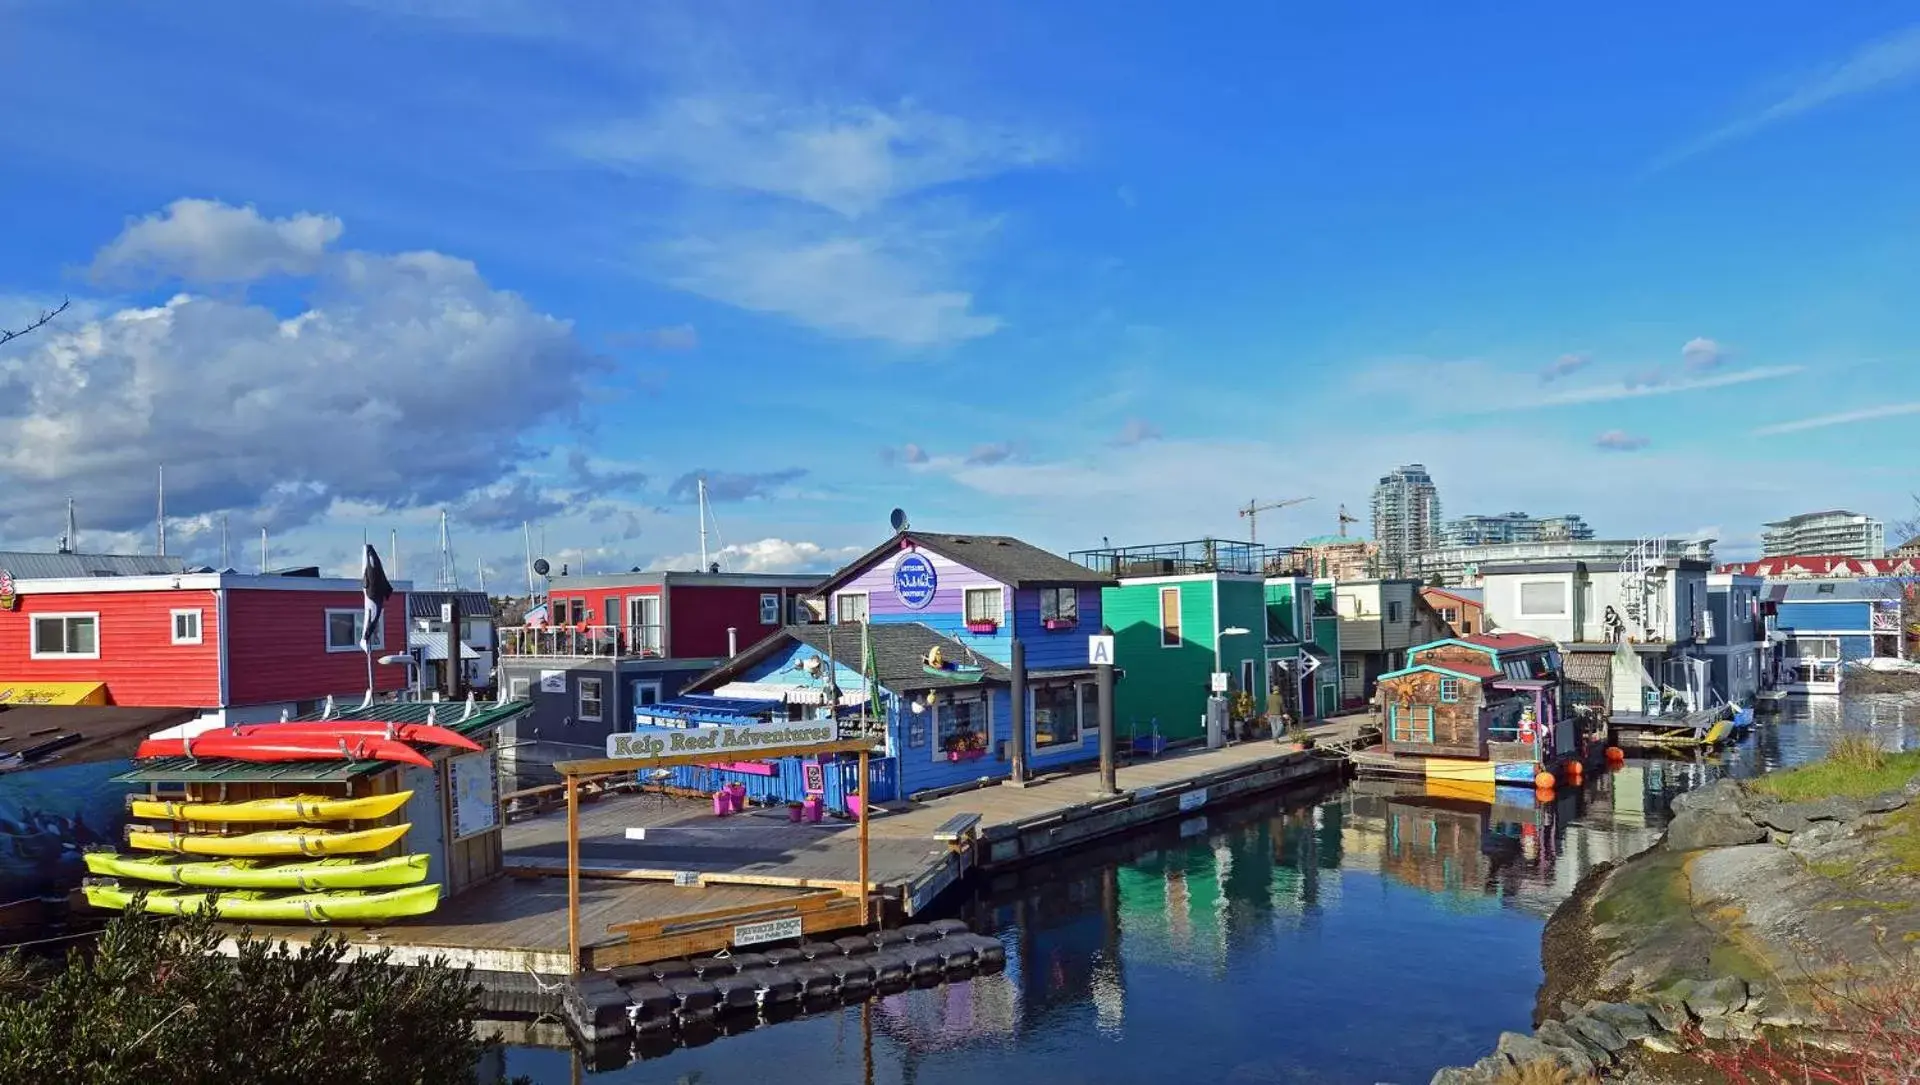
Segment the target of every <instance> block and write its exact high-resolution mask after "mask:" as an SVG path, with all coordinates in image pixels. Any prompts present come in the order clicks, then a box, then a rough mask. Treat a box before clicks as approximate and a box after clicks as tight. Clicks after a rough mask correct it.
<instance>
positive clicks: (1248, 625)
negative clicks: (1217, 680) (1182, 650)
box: [1200, 579, 1267, 712]
mask: <svg viewBox="0 0 1920 1085" xmlns="http://www.w3.org/2000/svg"><path fill="white" fill-rule="evenodd" d="M1220 628H1221V629H1235V628H1238V629H1244V630H1246V632H1245V633H1241V634H1238V635H1235V636H1230V637H1229V636H1222V637H1221V638H1220V669H1221V670H1223V671H1225V672H1227V674H1228V675H1229V676H1231V681H1232V683H1233V689H1234V690H1235V691H1238V690H1239V689H1240V688H1241V682H1240V678H1241V674H1240V672H1241V670H1242V664H1243V663H1244V662H1245V661H1246V660H1252V661H1253V686H1252V688H1250V689H1248V690H1247V692H1248V693H1251V694H1253V709H1254V711H1255V712H1265V711H1266V710H1267V667H1266V656H1267V646H1266V641H1267V627H1266V592H1265V590H1264V585H1262V584H1261V582H1260V581H1258V580H1228V579H1222V580H1221V581H1220ZM1205 710H1206V702H1205V698H1202V700H1201V705H1200V711H1203V712H1204V711H1205Z"/></svg>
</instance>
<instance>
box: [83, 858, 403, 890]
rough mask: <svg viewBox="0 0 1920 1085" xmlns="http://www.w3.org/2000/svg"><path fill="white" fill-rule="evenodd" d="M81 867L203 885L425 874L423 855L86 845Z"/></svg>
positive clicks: (338, 885)
mask: <svg viewBox="0 0 1920 1085" xmlns="http://www.w3.org/2000/svg"><path fill="white" fill-rule="evenodd" d="M85 859H86V862H87V872H88V873H90V874H98V875H101V876H103V877H109V878H133V879H137V880H139V881H145V882H165V883H167V884H170V885H193V886H199V887H201V888H204V889H303V890H306V891H308V892H312V891H313V890H316V889H370V888H375V887H379V886H393V885H415V884H418V883H420V882H423V881H426V880H427V857H426V856H424V855H396V856H394V857H393V858H391V859H303V860H299V861H296V862H291V863H274V862H264V861H262V860H259V859H226V860H213V861H209V860H205V859H190V858H186V857H184V856H179V855H121V854H119V853H117V852H113V851H105V850H102V851H90V852H88V853H87V854H86V856H85Z"/></svg>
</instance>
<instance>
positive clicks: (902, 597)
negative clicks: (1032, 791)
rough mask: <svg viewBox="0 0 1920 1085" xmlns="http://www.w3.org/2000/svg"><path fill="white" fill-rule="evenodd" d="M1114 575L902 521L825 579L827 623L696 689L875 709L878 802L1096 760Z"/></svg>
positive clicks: (808, 712)
mask: <svg viewBox="0 0 1920 1085" xmlns="http://www.w3.org/2000/svg"><path fill="white" fill-rule="evenodd" d="M1112 583H1113V579H1112V578H1111V577H1107V576H1103V575H1101V574H1099V573H1097V572H1094V571H1091V570H1089V569H1087V568H1086V567H1084V566H1081V565H1076V564H1074V563H1073V562H1070V561H1068V560H1066V559H1065V558H1062V557H1060V556H1058V555H1055V554H1050V553H1048V552H1047V551H1045V550H1042V549H1040V548H1038V547H1036V546H1032V545H1029V544H1027V543H1024V542H1021V541H1020V540H1018V539H1013V538H1008V537H1005V536H998V535H959V534H940V533H932V532H920V531H912V530H906V531H900V532H897V533H896V534H894V535H893V536H892V537H891V538H889V539H887V540H886V541H885V542H883V543H881V544H880V545H879V546H876V547H874V548H873V549H872V550H870V551H868V552H867V553H866V554H864V555H862V556H861V557H859V558H857V559H855V560H854V561H853V562H852V563H850V564H849V565H848V566H847V567H846V568H844V569H842V570H840V571H839V572H838V573H835V574H834V575H833V576H831V577H829V578H828V579H827V580H826V582H825V583H824V584H822V585H821V587H820V588H819V592H820V594H822V595H824V596H825V597H826V599H827V617H828V619H829V621H828V624H825V625H795V626H786V627H783V628H782V629H780V630H779V631H777V632H775V633H774V634H772V635H771V636H769V637H767V638H765V639H764V640H762V641H760V643H758V644H755V645H753V646H752V647H751V648H749V649H747V650H746V651H745V652H743V653H741V654H740V655H739V656H736V657H735V658H733V659H730V660H728V661H727V662H726V663H724V664H722V665H720V666H719V667H716V668H715V669H713V670H712V671H709V672H708V673H707V674H705V675H702V676H701V677H700V678H698V679H696V680H695V681H694V682H693V683H692V684H691V685H689V686H688V687H687V692H689V693H692V694H706V695H712V696H718V697H723V698H729V699H735V700H747V701H758V702H761V704H762V706H763V707H762V708H760V709H758V710H756V713H755V714H756V715H757V716H760V717H762V718H765V719H769V720H771V719H776V718H777V719H794V718H802V717H804V718H817V717H827V716H833V717H836V718H839V719H841V726H842V727H843V728H844V727H848V726H852V725H853V723H852V720H853V718H854V717H865V718H867V719H869V720H873V721H876V722H877V723H878V725H879V727H880V728H882V729H883V730H884V734H885V743H886V745H885V754H884V756H882V757H877V758H875V759H874V760H873V765H872V769H871V771H872V773H873V789H874V790H873V797H874V799H875V801H880V802H884V801H888V800H889V799H893V798H905V797H911V796H913V795H918V794H925V793H928V792H939V791H945V790H949V789H953V788H959V787H965V786H969V785H972V784H977V783H980V782H982V781H990V780H998V779H1004V778H1006V777H1008V776H1010V775H1012V774H1013V773H1014V771H1015V766H1016V761H1019V762H1020V763H1021V764H1022V765H1024V767H1025V769H1026V770H1029V771H1045V770H1049V769H1055V768H1061V767H1065V766H1067V765H1072V764H1076V763H1081V762H1091V761H1095V760H1097V759H1098V758H1099V753H1100V747H1099V728H1098V718H1099V699H1098V694H1097V692H1096V687H1095V684H1094V671H1093V668H1092V667H1091V666H1089V665H1088V662H1087V638H1088V637H1089V636H1090V635H1092V634H1094V633H1098V632H1099V631H1100V626H1101V620H1102V602H1101V590H1102V589H1103V588H1105V587H1106V586H1108V585H1110V584H1112ZM1016 691H1019V697H1018V700H1019V704H1018V706H1016V704H1015V695H1016ZM1016 707H1018V709H1019V711H1016ZM1016 755H1019V756H1016ZM756 771H764V770H756ZM782 775H783V776H784V775H785V772H784V770H782ZM741 782H743V783H747V786H748V788H749V793H750V794H757V791H756V790H755V785H754V784H753V783H752V782H748V781H744V780H743V781H741ZM762 786H764V785H762ZM779 797H782V798H786V799H788V800H789V801H792V800H797V799H800V798H802V796H800V795H781V796H779Z"/></svg>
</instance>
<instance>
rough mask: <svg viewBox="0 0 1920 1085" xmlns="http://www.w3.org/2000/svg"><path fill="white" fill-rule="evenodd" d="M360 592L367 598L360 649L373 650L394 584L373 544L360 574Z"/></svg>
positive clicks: (361, 629)
mask: <svg viewBox="0 0 1920 1085" xmlns="http://www.w3.org/2000/svg"><path fill="white" fill-rule="evenodd" d="M360 594H361V595H362V596H364V597H365V599H366V607H365V610H364V615H365V621H364V622H362V623H361V626H360V650H361V651H363V652H371V651H373V636H374V630H376V629H379V628H380V616H381V615H382V614H384V613H386V610H387V600H388V599H389V598H391V597H392V595H393V585H392V584H391V583H389V582H388V580H387V571H386V570H385V569H383V568H381V567H380V555H379V554H377V553H374V550H373V544H372V543H368V544H367V560H366V567H365V569H364V570H362V572H361V574H360Z"/></svg>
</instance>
